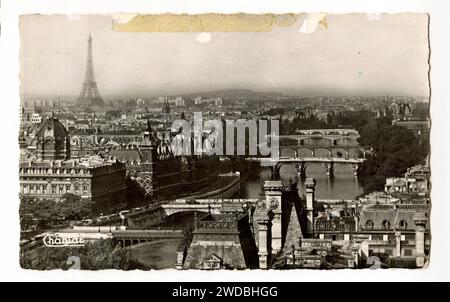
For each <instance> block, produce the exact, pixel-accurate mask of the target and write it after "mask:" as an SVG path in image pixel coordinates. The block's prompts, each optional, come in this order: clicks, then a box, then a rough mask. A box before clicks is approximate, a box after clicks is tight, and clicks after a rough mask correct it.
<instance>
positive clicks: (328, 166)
mask: <svg viewBox="0 0 450 302" xmlns="http://www.w3.org/2000/svg"><path fill="white" fill-rule="evenodd" d="M324 165H325V169H326V173H327V176H328V177H330V178H331V177H334V163H333V162H329V163H325V164H324Z"/></svg>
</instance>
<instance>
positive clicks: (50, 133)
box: [36, 116, 68, 139]
mask: <svg viewBox="0 0 450 302" xmlns="http://www.w3.org/2000/svg"><path fill="white" fill-rule="evenodd" d="M67 136H68V133H67V130H66V128H65V127H64V126H63V124H61V122H60V121H59V120H58V119H57V118H55V117H54V116H52V117H50V118H48V119H47V120H46V121H45V122H44V123H43V124H42V125H41V127H40V128H39V130H38V131H37V133H36V137H38V138H45V137H53V138H55V139H58V138H59V139H66V138H67Z"/></svg>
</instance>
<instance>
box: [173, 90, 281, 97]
mask: <svg viewBox="0 0 450 302" xmlns="http://www.w3.org/2000/svg"><path fill="white" fill-rule="evenodd" d="M180 95H181V96H183V97H185V98H194V97H197V96H200V97H202V98H215V97H221V98H224V99H227V98H239V97H279V96H284V94H283V93H281V92H271V91H267V92H261V91H253V90H248V89H222V90H214V91H204V92H195V93H186V94H180Z"/></svg>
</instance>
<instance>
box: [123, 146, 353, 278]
mask: <svg viewBox="0 0 450 302" xmlns="http://www.w3.org/2000/svg"><path fill="white" fill-rule="evenodd" d="M329 145H330V142H329V141H327V140H323V139H314V140H311V141H305V144H304V146H305V147H307V146H323V147H327V146H329ZM337 146H342V147H358V143H357V142H356V141H354V140H349V141H338V142H337ZM349 150H350V151H349V152H350V153H349V157H358V156H360V151H358V149H357V148H355V149H349ZM289 152H291V153H289ZM293 152H294V151H282V152H281V156H289V155H293ZM328 155H329V151H328V150H327V149H317V150H316V151H315V156H320V157H327V156H328ZM335 155H336V156H339V155H341V156H342V157H345V156H346V151H345V150H343V149H338V148H335V149H334V150H333V156H335ZM298 156H300V157H301V156H305V157H307V156H311V151H310V150H308V149H304V150H300V151H299V152H298ZM270 175H271V170H270V168H262V169H261V170H260V171H257V172H256V173H252V174H250V175H249V177H248V178H247V179H246V181H245V182H244V183H243V184H241V189H240V193H239V195H240V196H236V198H238V197H240V198H259V197H260V196H261V193H262V190H261V183H262V181H263V180H267V179H270ZM306 176H307V177H313V178H315V179H316V198H318V199H354V198H355V197H357V196H358V195H360V194H362V187H361V186H360V184H359V183H358V179H357V177H355V176H354V175H353V170H352V167H351V166H343V165H335V167H334V178H332V179H331V178H329V177H328V176H327V175H326V173H325V167H324V166H323V165H322V164H310V165H309V166H308V167H307V169H306ZM280 178H281V180H282V181H289V180H292V181H296V182H297V183H298V184H299V185H298V190H299V194H300V196H302V195H303V194H305V188H304V185H303V182H302V180H301V179H300V176H299V175H297V171H296V169H295V167H294V165H285V166H283V167H282V168H281V170H280ZM193 220H194V214H193V213H183V214H179V215H173V217H172V216H171V217H169V218H168V219H167V220H166V221H165V222H164V223H163V224H162V225H161V226H160V227H162V228H169V229H183V228H186V227H188V226H189V225H190V224H191V223H192V222H193ZM180 242H181V240H178V239H174V240H161V241H155V242H150V243H148V244H144V245H142V246H138V247H135V248H133V249H132V251H133V254H134V255H135V256H136V257H137V258H138V259H139V260H140V261H142V262H143V263H145V264H148V265H150V266H156V267H157V268H159V269H165V268H175V264H176V257H177V255H176V249H177V246H178V244H180Z"/></svg>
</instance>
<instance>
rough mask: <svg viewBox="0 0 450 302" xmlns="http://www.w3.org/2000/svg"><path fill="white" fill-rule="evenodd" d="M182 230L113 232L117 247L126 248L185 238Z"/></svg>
mask: <svg viewBox="0 0 450 302" xmlns="http://www.w3.org/2000/svg"><path fill="white" fill-rule="evenodd" d="M183 237H184V233H183V231H182V230H120V231H112V239H113V241H114V243H115V244H116V245H119V246H121V247H126V246H130V245H134V244H139V243H142V242H148V241H154V240H159V239H177V238H183Z"/></svg>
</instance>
